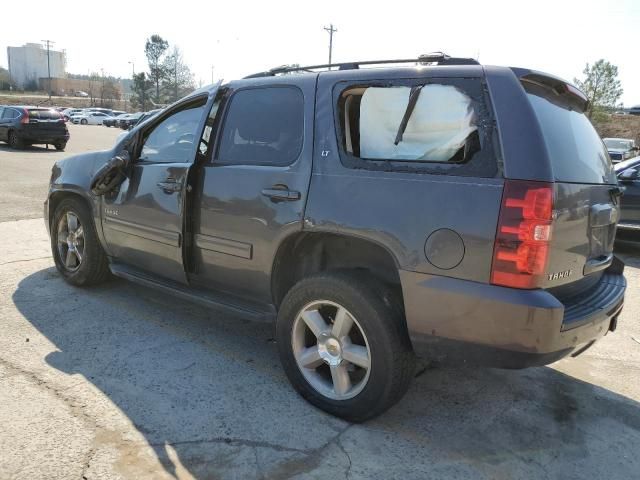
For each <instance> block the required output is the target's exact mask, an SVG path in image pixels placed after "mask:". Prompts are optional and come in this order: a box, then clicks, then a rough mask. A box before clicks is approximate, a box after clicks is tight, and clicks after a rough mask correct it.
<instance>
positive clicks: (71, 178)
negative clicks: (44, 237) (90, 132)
mask: <svg viewBox="0 0 640 480" xmlns="http://www.w3.org/2000/svg"><path fill="white" fill-rule="evenodd" d="M112 157H113V150H105V151H100V152H90V153H83V154H81V155H75V156H73V157H68V158H65V159H64V160H61V161H59V162H56V164H55V165H54V166H53V169H52V172H51V181H50V182H49V191H48V193H47V199H46V201H45V212H44V213H45V224H46V226H47V230H48V231H50V227H51V216H52V215H53V211H54V209H55V205H56V204H57V203H58V202H59V200H60V198H61V197H63V196H66V195H76V196H79V197H81V198H82V199H83V200H85V201H86V202H87V205H89V207H90V209H91V213H92V216H93V221H94V224H95V226H96V233H97V234H98V238H99V239H100V243H101V244H102V246H103V248H105V250H106V244H105V240H104V235H103V232H102V215H101V213H100V206H101V205H102V203H101V199H100V198H99V197H96V196H95V195H93V194H92V193H91V179H92V178H93V175H94V174H95V172H96V171H97V170H98V169H99V168H100V167H101V166H102V165H104V164H105V163H106V162H107V161H109V160H110V159H111V158H112Z"/></svg>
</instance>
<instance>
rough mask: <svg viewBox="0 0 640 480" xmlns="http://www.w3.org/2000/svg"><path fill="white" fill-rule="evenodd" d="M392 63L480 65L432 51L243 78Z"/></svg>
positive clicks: (289, 68)
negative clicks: (416, 56) (393, 58)
mask: <svg viewBox="0 0 640 480" xmlns="http://www.w3.org/2000/svg"><path fill="white" fill-rule="evenodd" d="M393 63H413V64H417V65H427V64H436V65H480V63H479V62H478V61H477V60H474V59H473V58H459V57H450V56H449V55H446V54H445V53H442V52H434V53H428V54H426V55H420V56H419V57H418V58H403V59H395V60H365V61H362V62H346V63H325V64H322V65H308V66H305V67H292V66H289V65H282V66H280V67H275V68H272V69H271V70H267V71H266V72H258V73H254V74H252V75H247V76H246V77H244V78H259V77H274V76H276V75H282V74H283V73H294V72H312V71H314V70H329V69H331V68H333V67H338V70H358V69H359V68H360V67H361V66H363V65H386V64H393Z"/></svg>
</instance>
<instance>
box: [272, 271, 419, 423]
mask: <svg viewBox="0 0 640 480" xmlns="http://www.w3.org/2000/svg"><path fill="white" fill-rule="evenodd" d="M276 339H277V344H278V351H279V353H280V360H281V362H282V365H283V367H284V370H285V373H286V374H287V377H288V378H289V381H290V382H291V383H292V385H293V386H294V388H295V389H296V390H297V391H298V393H300V395H302V397H304V398H305V399H306V400H308V401H309V402H310V403H312V404H313V405H315V406H316V407H318V408H320V409H322V410H324V411H326V412H328V413H330V414H332V415H336V416H338V417H341V418H344V419H346V420H349V421H352V422H362V421H364V420H367V419H369V418H373V417H375V416H377V415H379V414H381V413H382V412H384V411H385V410H387V409H388V408H390V407H391V406H392V405H393V404H395V403H396V402H397V401H398V400H399V399H400V398H402V396H403V395H404V394H405V392H406V391H407V389H408V387H409V384H410V383H411V379H412V378H413V373H414V364H415V357H414V355H413V352H412V349H411V343H410V340H409V337H408V334H407V330H406V326H405V323H404V320H403V315H402V309H401V308H400V306H399V305H398V302H397V301H396V300H395V296H394V294H393V292H392V291H391V290H390V289H389V288H387V287H385V286H383V285H382V284H380V283H378V282H377V281H375V280H373V279H371V278H370V277H369V276H366V275H363V274H357V273H352V272H327V273H321V274H318V275H314V276H312V277H308V278H306V279H303V280H301V281H300V282H299V283H297V284H296V285H295V286H294V287H293V288H292V289H291V290H290V291H289V292H288V293H287V295H286V297H285V298H284V300H283V301H282V304H281V306H280V311H279V312H278V321H277V326H276Z"/></svg>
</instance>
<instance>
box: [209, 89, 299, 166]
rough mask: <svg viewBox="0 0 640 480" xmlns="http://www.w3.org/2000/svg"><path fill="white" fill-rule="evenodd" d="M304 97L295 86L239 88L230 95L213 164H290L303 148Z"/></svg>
mask: <svg viewBox="0 0 640 480" xmlns="http://www.w3.org/2000/svg"><path fill="white" fill-rule="evenodd" d="M303 133H304V98H303V96H302V92H301V91H300V90H299V89H298V88H296V87H266V88H252V89H247V90H240V91H238V92H236V93H235V94H234V95H233V97H232V98H231V103H230V105H229V108H228V111H227V114H226V118H225V120H224V125H223V127H222V135H221V138H220V148H219V150H218V156H217V160H216V162H215V163H217V164H222V165H271V166H286V165H290V164H292V163H293V162H295V160H296V159H297V158H298V156H299V155H300V151H301V150H302V142H303Z"/></svg>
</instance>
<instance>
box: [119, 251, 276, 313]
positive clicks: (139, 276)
mask: <svg viewBox="0 0 640 480" xmlns="http://www.w3.org/2000/svg"><path fill="white" fill-rule="evenodd" d="M109 269H110V270H111V273H113V274H114V275H115V276H116V277H120V278H124V279H125V280H129V281H131V282H133V283H137V284H138V285H142V286H144V287H151V288H153V289H156V290H160V291H162V292H165V293H168V294H170V295H173V296H176V297H179V298H182V299H183V300H187V301H189V302H193V303H199V304H201V305H203V306H205V307H209V308H213V309H214V310H217V311H220V312H224V313H230V314H234V315H238V316H241V317H243V318H246V319H248V320H252V321H258V322H273V321H275V318H276V312H275V310H274V309H268V308H264V309H261V308H259V307H258V306H255V307H254V306H248V305H246V304H241V303H240V302H233V301H231V300H230V299H228V298H226V297H225V298H222V297H221V296H218V295H216V294H215V293H212V292H209V291H206V290H203V289H199V288H193V287H186V286H184V285H180V284H178V283H176V282H172V281H171V280H161V279H157V278H152V277H150V276H148V275H145V274H144V273H141V272H139V271H137V270H135V269H133V268H130V267H127V266H124V265H120V264H114V263H111V264H109Z"/></svg>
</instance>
